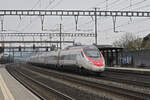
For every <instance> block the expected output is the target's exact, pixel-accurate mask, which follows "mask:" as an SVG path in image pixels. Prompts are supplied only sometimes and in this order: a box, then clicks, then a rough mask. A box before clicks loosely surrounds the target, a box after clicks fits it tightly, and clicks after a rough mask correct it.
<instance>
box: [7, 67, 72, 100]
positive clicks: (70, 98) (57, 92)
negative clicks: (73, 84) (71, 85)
mask: <svg viewBox="0 0 150 100" xmlns="http://www.w3.org/2000/svg"><path fill="white" fill-rule="evenodd" d="M9 68H10V67H9ZM9 68H7V69H9ZM15 72H17V73H19V74H20V75H21V76H22V77H25V78H27V79H29V80H31V81H32V82H34V83H36V84H39V85H41V86H43V87H45V88H47V89H49V90H50V91H53V92H54V93H56V94H57V95H59V96H60V97H63V98H64V99H65V100H75V99H74V98H72V97H70V96H68V95H66V94H64V93H61V92H59V91H57V90H55V89H53V88H51V87H49V86H47V85H45V84H44V83H42V82H40V81H37V80H35V79H33V78H31V77H29V76H27V75H25V74H24V73H22V72H20V71H17V70H16V69H15ZM15 77H16V76H15ZM22 83H23V82H22ZM34 93H36V94H37V95H38V96H39V97H40V98H42V100H46V99H45V98H44V97H42V96H41V95H40V94H38V93H37V92H34ZM43 98H44V99H43Z"/></svg>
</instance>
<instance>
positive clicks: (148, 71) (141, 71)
mask: <svg viewBox="0 0 150 100" xmlns="http://www.w3.org/2000/svg"><path fill="white" fill-rule="evenodd" d="M106 70H107V71H118V72H129V73H137V74H148V75H150V69H146V68H131V67H106Z"/></svg>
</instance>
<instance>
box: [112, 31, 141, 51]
mask: <svg viewBox="0 0 150 100" xmlns="http://www.w3.org/2000/svg"><path fill="white" fill-rule="evenodd" d="M141 44H142V39H141V38H138V37H136V36H135V35H133V34H131V33H126V34H125V35H123V36H122V37H121V38H120V39H119V40H118V41H115V42H114V43H113V45H114V46H118V47H122V48H126V49H128V50H141V49H142V47H141Z"/></svg>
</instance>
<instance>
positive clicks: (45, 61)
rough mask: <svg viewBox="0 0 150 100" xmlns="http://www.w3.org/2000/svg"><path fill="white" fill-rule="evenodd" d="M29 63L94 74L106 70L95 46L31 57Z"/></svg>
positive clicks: (67, 49) (71, 48) (78, 47)
mask: <svg viewBox="0 0 150 100" xmlns="http://www.w3.org/2000/svg"><path fill="white" fill-rule="evenodd" d="M28 62H29V63H31V64H37V65H47V66H49V67H57V68H59V67H60V68H65V69H73V68H76V69H86V70H88V71H92V72H103V71H104V69H105V60H104V58H103V55H102V54H101V52H100V51H99V50H98V48H97V47H96V46H94V45H84V46H72V47H67V48H65V49H62V50H58V51H50V52H45V53H39V54H36V55H34V56H31V57H30V59H29V61H28Z"/></svg>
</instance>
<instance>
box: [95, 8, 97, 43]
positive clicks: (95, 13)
mask: <svg viewBox="0 0 150 100" xmlns="http://www.w3.org/2000/svg"><path fill="white" fill-rule="evenodd" d="M96 11H97V8H95V44H96V45H97V14H96Z"/></svg>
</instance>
